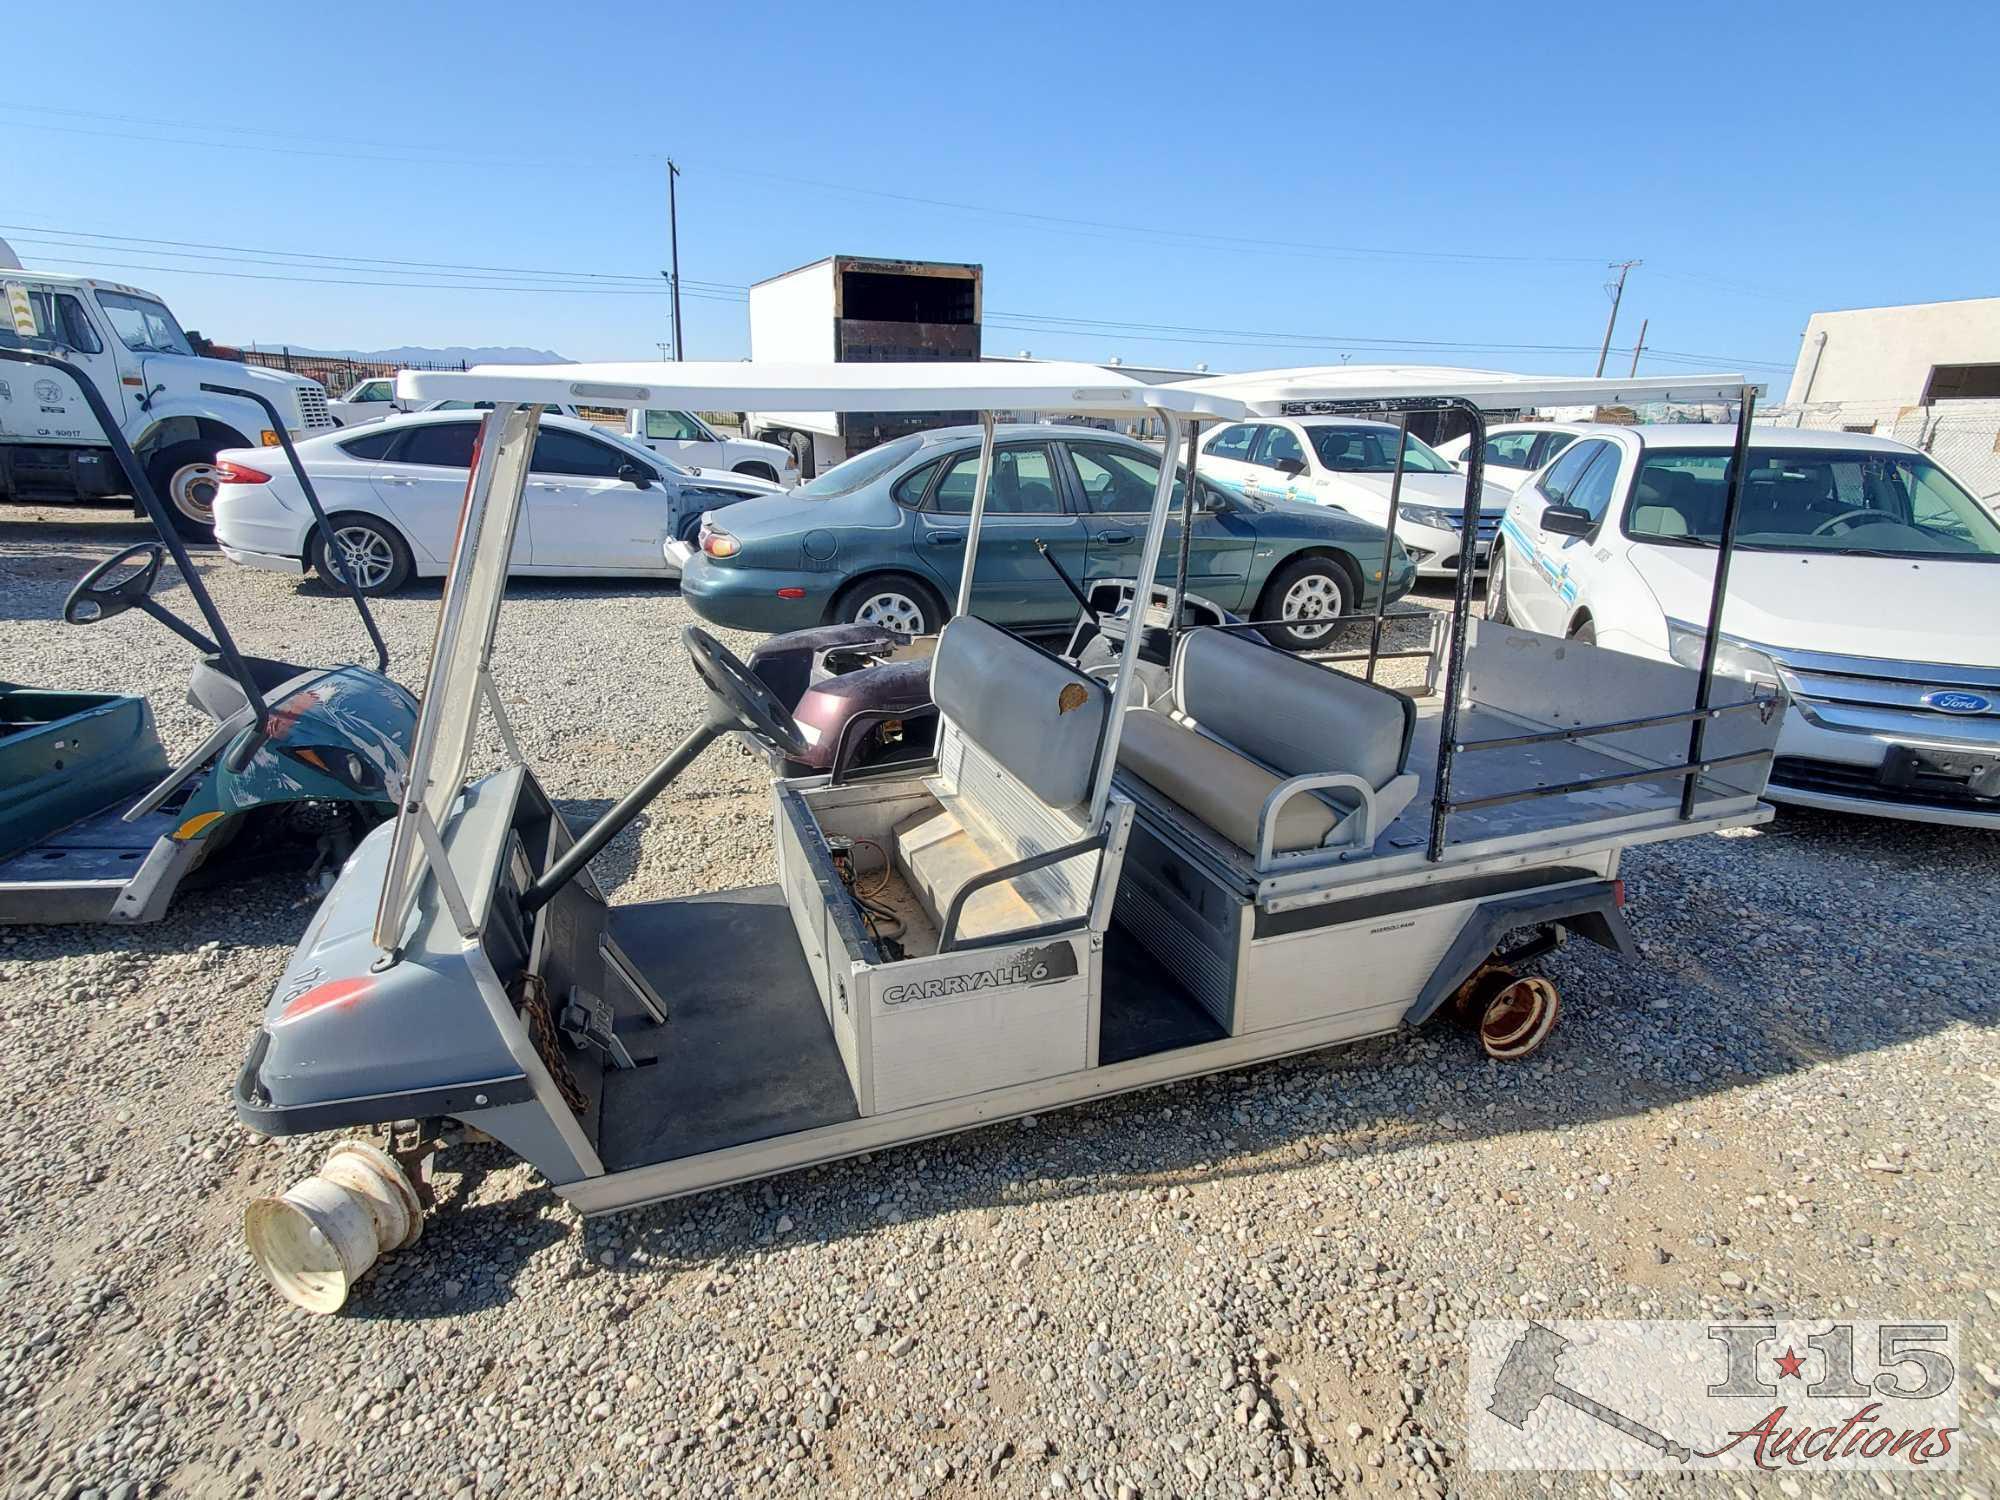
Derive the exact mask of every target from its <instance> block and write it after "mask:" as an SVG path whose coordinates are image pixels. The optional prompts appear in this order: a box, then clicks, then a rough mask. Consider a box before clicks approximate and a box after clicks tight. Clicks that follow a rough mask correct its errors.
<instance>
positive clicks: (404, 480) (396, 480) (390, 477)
mask: <svg viewBox="0 0 2000 1500" xmlns="http://www.w3.org/2000/svg"><path fill="white" fill-rule="evenodd" d="M376 478H377V480H378V482H380V483H382V484H415V483H416V482H417V481H416V480H415V479H414V478H413V477H412V476H410V475H408V474H379V475H377V476H376Z"/></svg>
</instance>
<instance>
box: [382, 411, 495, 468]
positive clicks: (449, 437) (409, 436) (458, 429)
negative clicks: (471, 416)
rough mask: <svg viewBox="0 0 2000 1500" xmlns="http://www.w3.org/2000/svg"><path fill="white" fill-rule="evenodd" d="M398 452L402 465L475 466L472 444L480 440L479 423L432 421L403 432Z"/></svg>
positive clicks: (397, 460) (398, 461)
mask: <svg viewBox="0 0 2000 1500" xmlns="http://www.w3.org/2000/svg"><path fill="white" fill-rule="evenodd" d="M402 436H403V442H402V446H400V447H399V448H397V449H396V462H397V463H399V464H432V465H435V466H436V467H438V468H441V469H469V468H471V467H472V445H473V443H474V442H476V441H477V440H478V437H479V424H478V423H477V422H432V423H427V424H426V425H424V426H422V427H406V428H404V429H403V433H402Z"/></svg>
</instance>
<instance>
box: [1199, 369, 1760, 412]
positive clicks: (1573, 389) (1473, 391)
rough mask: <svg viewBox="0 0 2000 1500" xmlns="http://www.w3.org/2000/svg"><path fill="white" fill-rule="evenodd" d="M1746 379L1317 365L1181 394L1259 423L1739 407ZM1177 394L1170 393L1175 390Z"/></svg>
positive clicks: (1212, 382)
mask: <svg viewBox="0 0 2000 1500" xmlns="http://www.w3.org/2000/svg"><path fill="white" fill-rule="evenodd" d="M1748 383H1749V382H1746V381H1745V380H1744V378H1743V377H1742V376H1741V375H1728V374H1717V375H1675V376H1671V377H1667V376H1654V375H1643V376H1635V377H1632V378H1630V379H1627V378H1623V377H1607V378H1602V379H1592V378H1590V377H1587V376H1584V377H1579V376H1568V375H1516V374H1512V373H1510V372H1508V371H1505V370H1465V369H1456V368H1453V367H1451V366H1449V365H1317V366H1305V367H1302V368H1299V369H1293V370H1254V371H1251V372H1249V373H1247V374H1242V375H1210V376H1207V377H1205V378H1203V379H1201V380H1189V381H1184V382H1181V384H1180V387H1178V388H1184V389H1187V390H1192V391H1203V392H1206V393H1208V394H1210V395H1214V396H1227V397H1230V398H1233V399H1235V400H1237V401H1241V402H1242V403H1243V404H1244V405H1245V406H1246V407H1248V408H1249V411H1250V413H1251V414H1252V415H1254V416H1267V417H1268V416H1282V415H1287V414H1291V415H1297V414H1299V413H1298V411H1297V408H1298V407H1300V406H1302V405H1308V404H1310V403H1312V402H1315V401H1373V400H1384V401H1391V400H1395V399H1397V398H1400V397H1435V396H1462V397H1464V398H1465V399H1467V400H1468V401H1473V402H1476V403H1478V405H1479V406H1480V407H1481V408H1482V409H1484V410H1487V411H1495V410H1499V411H1513V410H1517V409H1520V408H1524V407H1530V406H1583V405H1599V406H1631V405H1635V404H1637V403H1638V402H1642V401H1734V400H1736V399H1737V398H1738V397H1740V396H1741V395H1742V394H1743V387H1744V386H1745V385H1746V384H1748ZM1174 388H1176V387H1169V389H1174Z"/></svg>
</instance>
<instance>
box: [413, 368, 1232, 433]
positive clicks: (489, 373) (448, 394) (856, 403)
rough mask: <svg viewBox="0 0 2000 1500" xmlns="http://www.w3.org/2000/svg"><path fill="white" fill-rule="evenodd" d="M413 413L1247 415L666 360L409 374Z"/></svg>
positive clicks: (922, 379)
mask: <svg viewBox="0 0 2000 1500" xmlns="http://www.w3.org/2000/svg"><path fill="white" fill-rule="evenodd" d="M396 394H397V395H398V396H400V397H402V398H403V399H404V400H406V401H431V400H438V399H441V398H450V399H456V400H461V401H513V402H521V403H523V404H541V405H574V406H624V407H652V408H665V409H669V410H697V411H714V410H720V411H871V412H873V411H919V412H922V411H1033V412H1050V413H1058V412H1060V413H1090V414H1093V415H1105V416H1139V415H1143V414H1144V413H1146V412H1149V411H1162V412H1168V411H1170V412H1178V413H1180V414H1182V415H1184V416H1198V417H1204V418H1224V419H1229V418H1235V417H1240V416H1242V415H1243V411H1244V409H1243V406H1242V404H1241V403H1240V402H1238V401H1236V400H1234V399H1233V398H1231V397H1229V396H1226V395H1221V394H1217V393H1215V392H1211V391H1205V390H1201V389H1198V388H1197V387H1196V386H1194V385H1147V384H1146V383H1145V382H1143V381H1139V380H1134V379H1133V378H1132V377H1131V376H1129V375H1121V374H1119V373H1118V372H1117V371H1116V370H1106V369H1102V368H1100V367H1099V366H1097V365H1084V364H1069V363H1064V362H1060V361H1049V362H1046V363H1041V362H1031V363H1015V362H1011V361H1010V362H1007V363H989V362H987V361H984V360H936V361H912V362H904V363H889V362H884V363H880V364H872V363H857V364H755V363H751V362H748V361H743V362H737V363H723V362H721V361H707V362H702V361H685V362H680V363H672V362H668V361H665V360H645V361H632V362H629V363H617V364H573V365H478V366H475V367H474V368H473V369H470V370H464V371H457V370H404V371H402V372H401V373H400V374H398V375H397V377H396Z"/></svg>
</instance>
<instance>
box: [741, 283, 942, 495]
mask: <svg viewBox="0 0 2000 1500" xmlns="http://www.w3.org/2000/svg"><path fill="white" fill-rule="evenodd" d="M980 299H981V272H980V268H979V267H978V266H975V265H964V264H961V263H959V262H956V261H936V260H869V259H866V258H864V257H861V256H858V255H830V256H828V257H827V258H826V259H825V260H817V261H814V262H813V263H812V264H811V265H809V266H800V267H799V268H798V269H797V270H796V271H787V272H785V274H784V275H782V276H773V277H771V278H770V279H768V280H765V281H760V282H758V283H756V285H754V286H752V287H751V288H750V357H751V358H752V359H753V360H757V361H759V362H760V363H766V362H767V363H772V364H783V363H787V362H791V361H799V360H808V361H821V360H842V361H845V360H855V361H868V362H880V361H883V360H904V359H977V358H979V319H980ZM973 420H975V417H974V414H973V413H971V412H830V411H804V412H801V411H788V412H746V413H745V414H744V421H743V431H744V433H745V434H746V435H747V436H749V437H753V438H757V439H759V440H761V441H763V442H767V443H777V444H779V445H780V446H781V447H784V448H788V449H790V450H791V453H792V456H793V458H794V459H795V460H796V461H797V463H798V469H799V473H800V475H801V476H802V477H804V478H807V479H810V478H812V476H813V475H815V474H818V473H822V472H824V471H825V470H827V469H830V468H832V467H833V465H835V464H837V463H840V462H841V461H842V460H844V459H847V458H850V457H852V456H853V455H854V454H856V453H860V452H862V451H863V450H864V449H868V448H872V447H874V446H875V445H876V444H878V443H886V442H888V441H889V440H890V439H891V438H897V437H901V436H902V435H903V434H904V433H908V432H919V431H921V430H923V429H924V428H927V427H942V426H947V425H950V424H952V423H954V422H970V421H973Z"/></svg>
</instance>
